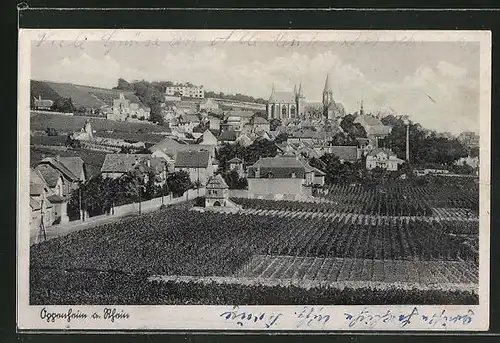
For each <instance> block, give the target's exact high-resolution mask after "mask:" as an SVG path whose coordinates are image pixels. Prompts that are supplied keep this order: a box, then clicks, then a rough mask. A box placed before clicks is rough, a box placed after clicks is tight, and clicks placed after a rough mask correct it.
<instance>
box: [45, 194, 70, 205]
mask: <svg viewBox="0 0 500 343" xmlns="http://www.w3.org/2000/svg"><path fill="white" fill-rule="evenodd" d="M47 200H48V201H50V202H51V203H53V204H57V203H61V202H65V201H66V198H64V197H62V196H60V195H57V194H52V195H49V196H48V197H47Z"/></svg>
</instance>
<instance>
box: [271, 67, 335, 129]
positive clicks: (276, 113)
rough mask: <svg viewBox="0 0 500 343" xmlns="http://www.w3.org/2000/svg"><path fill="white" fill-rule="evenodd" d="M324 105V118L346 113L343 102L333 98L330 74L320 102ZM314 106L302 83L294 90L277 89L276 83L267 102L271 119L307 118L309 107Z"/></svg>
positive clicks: (332, 117) (331, 118)
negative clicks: (307, 96) (307, 97)
mask: <svg viewBox="0 0 500 343" xmlns="http://www.w3.org/2000/svg"><path fill="white" fill-rule="evenodd" d="M318 105H319V106H321V107H322V116H323V120H325V121H327V120H328V121H331V120H333V119H336V118H338V117H342V116H344V115H345V110H344V107H343V106H342V104H340V103H337V102H335V101H334V100H333V91H332V87H331V84H330V79H329V76H328V74H327V75H326V81H325V87H324V89H323V93H322V102H321V103H320V104H318ZM308 106H309V107H310V106H313V107H315V106H314V105H313V103H310V104H308V103H307V102H306V97H305V96H304V93H303V91H302V84H300V85H299V87H298V88H297V86H295V87H294V90H293V92H292V91H276V90H275V89H274V85H273V88H272V91H271V96H270V97H269V101H268V104H267V118H268V120H271V119H275V118H277V119H281V120H285V121H286V120H290V119H306V117H307V115H306V111H307V107H308Z"/></svg>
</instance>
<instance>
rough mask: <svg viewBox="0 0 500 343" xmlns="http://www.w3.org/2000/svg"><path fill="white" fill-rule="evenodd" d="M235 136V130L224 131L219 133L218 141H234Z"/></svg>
mask: <svg viewBox="0 0 500 343" xmlns="http://www.w3.org/2000/svg"><path fill="white" fill-rule="evenodd" d="M236 138H237V135H236V132H235V131H231V130H228V131H224V132H222V133H221V134H220V135H219V138H218V139H219V141H235V140H236Z"/></svg>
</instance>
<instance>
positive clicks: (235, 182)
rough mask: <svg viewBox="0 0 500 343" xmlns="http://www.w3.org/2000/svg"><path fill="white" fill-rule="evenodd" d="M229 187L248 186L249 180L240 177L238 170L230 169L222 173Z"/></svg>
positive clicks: (239, 187) (242, 187)
mask: <svg viewBox="0 0 500 343" xmlns="http://www.w3.org/2000/svg"><path fill="white" fill-rule="evenodd" d="M222 177H223V178H224V181H226V183H227V185H228V186H229V189H245V188H247V186H248V181H247V179H246V178H244V177H240V175H239V174H238V172H237V171H236V170H234V169H233V170H230V171H228V172H226V173H224V174H223V175H222Z"/></svg>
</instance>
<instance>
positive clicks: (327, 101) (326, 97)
mask: <svg viewBox="0 0 500 343" xmlns="http://www.w3.org/2000/svg"><path fill="white" fill-rule="evenodd" d="M334 105H335V103H334V101H333V91H332V86H331V85H330V78H329V75H328V74H326V81H325V88H324V89H323V115H324V116H325V120H327V119H331V118H332V116H333V111H332V109H333V106H334Z"/></svg>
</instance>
